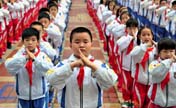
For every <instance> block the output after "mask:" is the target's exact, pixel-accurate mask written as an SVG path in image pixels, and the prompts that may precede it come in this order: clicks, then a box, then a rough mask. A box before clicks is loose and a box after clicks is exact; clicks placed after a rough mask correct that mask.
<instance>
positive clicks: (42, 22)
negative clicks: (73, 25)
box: [39, 18, 50, 28]
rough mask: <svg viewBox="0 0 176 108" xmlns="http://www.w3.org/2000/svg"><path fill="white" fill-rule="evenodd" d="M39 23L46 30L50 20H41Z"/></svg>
mask: <svg viewBox="0 0 176 108" xmlns="http://www.w3.org/2000/svg"><path fill="white" fill-rule="evenodd" d="M39 22H40V23H41V24H42V25H43V27H44V28H48V26H49V24H50V20H49V19H48V18H41V19H40V20H39Z"/></svg>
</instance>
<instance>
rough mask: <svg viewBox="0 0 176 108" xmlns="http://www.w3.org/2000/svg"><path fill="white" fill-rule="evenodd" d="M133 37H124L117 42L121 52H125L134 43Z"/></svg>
mask: <svg viewBox="0 0 176 108" xmlns="http://www.w3.org/2000/svg"><path fill="white" fill-rule="evenodd" d="M132 39H133V37H132V36H122V37H121V38H120V39H119V40H117V42H116V44H117V45H118V46H119V51H120V52H122V51H124V50H125V49H126V48H127V47H128V46H129V44H130V42H131V41H132Z"/></svg>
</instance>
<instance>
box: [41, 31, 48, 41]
mask: <svg viewBox="0 0 176 108" xmlns="http://www.w3.org/2000/svg"><path fill="white" fill-rule="evenodd" d="M47 36H48V33H47V32H45V33H44V34H43V36H42V39H43V40H44V41H45V42H46V41H47Z"/></svg>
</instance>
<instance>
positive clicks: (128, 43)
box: [93, 5, 174, 108]
mask: <svg viewBox="0 0 176 108" xmlns="http://www.w3.org/2000/svg"><path fill="white" fill-rule="evenodd" d="M100 6H101V7H102V5H100ZM98 9H99V8H98ZM105 10H106V9H105ZM95 12H96V11H95ZM97 12H100V11H98V10H97ZM101 12H102V11H101ZM122 13H127V12H125V11H123V12H121V14H120V17H121V18H120V20H118V21H120V23H121V22H122V15H123V14H122ZM98 15H102V18H105V19H104V21H103V20H101V19H99V20H98V21H102V22H100V23H106V24H107V29H108V30H109V31H110V33H112V35H110V36H111V39H112V40H113V38H114V39H115V37H116V40H115V45H113V41H111V42H112V43H111V42H110V40H108V42H110V44H109V46H110V49H111V52H110V54H111V55H109V56H112V58H114V57H117V61H116V62H112V61H114V60H113V59H112V60H110V61H111V62H110V64H111V66H112V67H114V68H113V69H114V70H115V71H117V72H118V71H119V72H118V75H119V76H122V77H119V81H121V83H119V84H120V85H121V86H122V94H123V98H124V100H125V101H126V102H127V103H125V104H126V105H125V104H123V105H122V107H129V106H131V104H129V102H130V103H131V102H132V103H133V104H134V107H136V108H147V107H149V108H150V106H148V103H149V102H150V100H151V101H152V99H149V98H148V96H147V93H151V92H148V90H149V87H150V85H152V84H154V83H152V82H151V81H150V79H151V78H150V77H151V76H150V74H149V70H148V67H149V64H150V63H151V62H152V61H153V60H154V59H155V56H156V55H157V54H156V44H155V42H154V40H153V39H154V35H153V32H152V30H151V29H150V28H147V27H143V28H141V29H139V31H138V22H137V21H136V20H134V19H129V20H128V19H127V20H128V21H127V22H126V21H125V19H124V22H126V24H125V23H123V24H125V27H124V26H122V24H117V23H114V20H116V19H115V18H113V17H112V16H110V17H108V16H109V15H112V12H110V11H107V12H102V13H101V14H100V13H98ZM98 15H97V16H98ZM98 17H99V16H98ZM129 17H130V16H129ZM100 18H101V17H100ZM93 19H94V20H97V19H96V18H93ZM118 21H117V20H116V22H118ZM95 22H96V21H95ZM113 27H114V30H113ZM125 29H126V30H125ZM120 30H121V31H122V33H121V32H120ZM165 44H166V43H165ZM135 46H136V47H135ZM113 48H114V49H115V54H112V53H114V52H113V51H112V49H113ZM162 49H164V47H162ZM168 49H169V47H167V48H166V50H168ZM171 49H172V48H171ZM114 55H115V56H114ZM119 73H120V74H119ZM120 79H121V80H120ZM150 89H151V88H150ZM155 90H156V89H155ZM152 92H154V91H152ZM151 103H152V104H157V105H159V106H162V105H161V104H158V103H155V102H154V101H152V102H151ZM168 106H173V107H174V105H172V104H170V105H168ZM162 107H163V106H162Z"/></svg>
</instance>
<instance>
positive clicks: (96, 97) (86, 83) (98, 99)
mask: <svg viewBox="0 0 176 108" xmlns="http://www.w3.org/2000/svg"><path fill="white" fill-rule="evenodd" d="M88 58H89V59H91V60H92V62H93V63H95V64H96V65H97V66H98V69H97V70H96V71H95V72H92V70H91V69H90V68H89V67H86V66H85V67H84V80H83V86H82V89H79V86H78V83H77V76H78V74H79V70H80V68H78V67H75V68H74V69H73V70H72V69H71V67H70V63H71V62H72V61H75V60H77V58H76V57H75V56H74V55H71V56H70V57H69V58H68V59H66V60H64V61H62V62H60V63H58V65H57V66H56V67H55V68H53V69H51V70H50V71H49V72H48V79H49V82H50V84H51V85H53V86H55V87H56V88H57V89H58V90H59V94H61V95H60V96H59V97H60V105H61V108H78V107H80V105H81V104H82V105H83V107H86V108H101V107H102V98H103V91H102V90H103V89H107V88H109V87H111V86H113V85H114V84H115V82H116V81H117V76H116V74H115V73H114V71H113V70H111V69H110V68H109V67H108V66H107V65H106V64H104V63H102V62H101V61H99V60H93V57H92V56H91V55H89V56H88ZM80 91H81V92H82V93H83V94H82V96H83V97H80ZM80 98H81V102H80Z"/></svg>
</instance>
